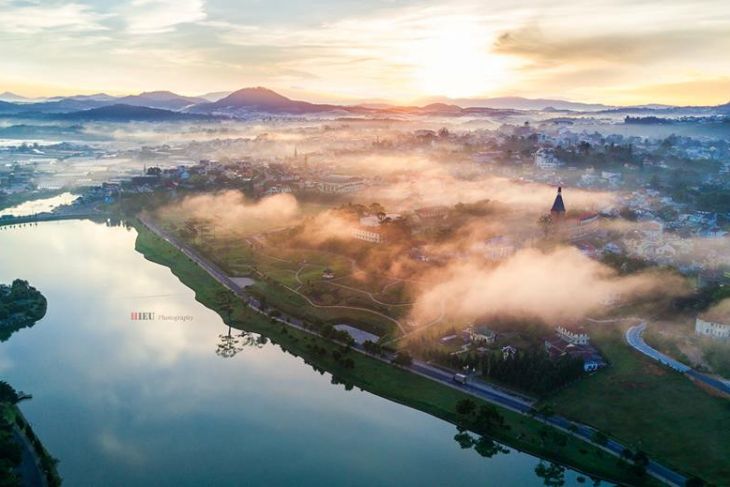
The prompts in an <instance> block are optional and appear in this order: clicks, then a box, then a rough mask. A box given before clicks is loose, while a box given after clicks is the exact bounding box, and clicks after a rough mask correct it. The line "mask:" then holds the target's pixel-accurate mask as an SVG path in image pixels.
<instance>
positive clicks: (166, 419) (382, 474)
mask: <svg viewBox="0 0 730 487" xmlns="http://www.w3.org/2000/svg"><path fill="white" fill-rule="evenodd" d="M135 237H136V235H135V232H134V231H131V230H129V229H127V228H125V227H124V226H110V225H109V224H108V223H107V224H104V225H100V224H95V223H92V222H89V221H83V222H47V223H42V224H40V225H38V226H37V227H32V228H25V227H21V228H15V229H13V230H10V231H6V232H2V233H1V234H0V282H7V281H9V280H12V279H13V278H15V277H23V278H24V279H27V280H29V281H30V282H31V283H33V285H34V286H36V287H37V288H38V289H40V290H41V291H42V292H43V293H44V295H45V296H46V297H47V299H48V312H47V314H46V317H45V318H43V320H41V321H40V322H39V323H38V325H37V326H35V327H33V328H28V329H24V330H22V331H20V332H19V333H17V334H16V335H14V336H13V338H12V339H11V340H10V341H8V342H6V343H3V344H1V345H0V376H2V378H3V379H4V380H7V381H8V382H10V383H12V384H13V385H14V386H15V387H17V388H18V389H22V390H25V391H28V392H31V393H32V394H33V396H34V399H33V400H32V401H29V402H28V403H26V404H24V405H23V409H24V412H25V413H26V416H27V417H28V418H29V420H30V421H31V422H32V423H33V427H34V429H35V430H36V432H37V433H38V434H39V436H40V437H41V438H43V441H44V443H45V444H46V446H47V447H48V448H49V450H50V451H51V452H52V454H53V455H54V456H56V457H58V458H59V459H60V460H61V463H60V466H59V468H60V472H61V475H62V476H63V477H64V478H65V481H66V484H67V485H74V486H77V485H81V486H84V485H105V486H114V485H120V486H121V485H124V486H127V485H171V486H172V485H175V486H179V485H240V484H241V483H246V484H251V485H262V484H263V485H344V484H347V485H363V486H365V485H367V486H369V485H396V484H400V485H402V484H407V485H411V484H422V485H474V483H475V482H476V483H487V484H489V485H525V486H537V485H541V484H542V482H543V481H542V479H541V478H540V477H538V475H537V474H536V466H538V465H539V462H538V460H537V459H535V458H534V457H531V456H529V455H525V454H522V453H518V452H514V451H510V454H508V455H506V454H501V453H504V452H502V451H501V449H502V448H504V447H497V446H495V445H496V444H494V443H490V442H488V441H486V440H481V441H480V439H479V438H475V442H474V443H473V444H472V446H471V448H473V449H474V451H476V452H477V453H478V454H477V455H474V454H468V453H467V452H465V451H462V450H461V449H460V448H458V447H456V446H455V445H454V444H453V441H452V439H451V438H452V437H453V426H452V425H450V424H448V423H445V422H443V421H440V420H438V419H436V418H434V417H431V416H429V415H427V414H424V413H421V412H419V411H416V410H413V409H410V408H407V407H404V406H401V405H399V404H395V403H392V402H390V401H387V400H385V399H382V398H380V397H378V396H375V395H373V394H370V393H367V392H363V391H361V390H359V389H357V388H355V387H353V386H352V384H347V383H346V382H343V381H342V380H341V379H338V378H336V377H334V376H332V375H330V374H329V373H326V372H324V371H322V370H319V372H320V373H319V374H317V373H316V372H314V373H313V370H312V367H310V366H309V365H307V364H305V362H304V361H303V360H302V358H300V357H297V356H296V355H294V354H291V353H282V349H281V348H280V346H278V345H274V344H272V343H271V342H270V341H268V340H266V338H264V337H262V336H260V335H258V334H255V333H248V332H238V331H237V330H235V329H230V328H228V326H227V325H225V324H224V323H223V320H221V318H220V317H219V316H218V315H217V314H216V313H214V312H212V311H211V310H209V309H207V308H205V307H204V306H202V305H201V304H200V303H198V302H197V301H196V300H195V295H194V293H193V292H192V291H191V290H190V289H187V288H186V287H184V286H183V285H182V284H181V283H180V282H179V281H178V280H177V278H176V277H175V276H174V275H173V274H172V273H171V272H170V271H169V269H167V268H164V267H162V266H158V265H156V264H153V263H151V262H149V261H147V260H145V259H144V257H142V256H141V255H140V254H138V253H136V252H135V251H134V241H135ZM133 313H152V314H154V316H155V319H150V320H146V319H144V320H143V319H132V317H133V316H135V315H133ZM160 316H189V317H191V319H190V320H188V321H170V320H167V321H165V320H161V319H159V317H160ZM229 340H230V341H233V342H235V349H236V350H238V349H241V348H242V349H244V350H245V352H243V353H241V352H240V350H239V351H238V352H236V354H235V358H233V359H231V360H221V359H220V358H219V356H218V355H216V354H214V353H213V352H214V350H217V347H218V345H220V344H222V343H224V342H227V341H229ZM226 346H228V345H226ZM332 384H339V385H343V387H332ZM345 390H347V391H349V392H345ZM471 448H470V449H471ZM495 449H496V451H494V450H495ZM493 451H494V452H493ZM508 451H509V450H508ZM482 454H484V455H485V456H486V457H488V458H485V457H482V456H481V455H482ZM241 459H246V461H245V462H243V461H242V460H241ZM564 477H565V483H566V485H577V480H576V478H577V475H576V474H575V473H574V472H572V471H566V472H565V473H564Z"/></svg>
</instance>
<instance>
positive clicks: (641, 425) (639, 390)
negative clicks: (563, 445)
mask: <svg viewBox="0 0 730 487" xmlns="http://www.w3.org/2000/svg"><path fill="white" fill-rule="evenodd" d="M590 333H591V336H592V337H593V341H594V343H596V345H597V346H599V347H600V349H601V350H602V352H603V353H604V355H605V356H606V358H607V359H608V360H609V362H610V363H611V366H610V367H609V368H607V369H605V370H603V371H601V372H599V373H597V374H596V375H595V376H593V377H590V378H586V379H584V380H582V381H580V382H578V383H576V384H574V385H572V386H571V387H569V388H567V389H565V390H564V391H562V392H560V393H559V394H558V395H557V396H555V397H554V398H551V399H550V400H549V401H548V402H549V403H550V404H552V405H553V407H554V409H555V411H556V412H558V413H560V414H563V415H565V416H568V417H570V418H573V419H575V420H578V421H581V422H584V423H588V424H592V425H593V426H595V427H597V428H599V429H601V430H602V431H605V432H607V433H609V434H611V435H613V436H615V437H616V438H619V439H621V440H622V441H623V442H625V443H628V444H629V445H630V446H632V447H633V448H640V449H642V450H644V451H646V452H647V453H648V454H649V455H650V456H651V457H652V458H656V459H658V460H661V461H664V462H666V463H667V464H668V465H669V466H674V467H675V468H677V469H679V470H683V471H685V472H687V473H690V474H692V475H696V476H699V477H701V478H703V479H705V480H707V481H710V482H713V483H716V484H717V485H730V484H729V483H728V482H730V401H729V400H727V399H723V398H718V397H713V396H711V395H709V394H708V393H707V392H705V391H704V390H702V389H700V388H699V387H698V386H696V385H695V384H693V383H692V382H690V380H689V379H687V378H686V377H684V376H683V375H681V374H679V373H676V372H674V371H671V370H669V369H668V368H666V367H663V366H661V365H659V364H657V363H655V362H653V361H651V360H650V359H648V358H646V357H644V356H643V355H641V354H639V352H636V351H634V350H633V349H631V348H630V347H629V346H628V345H626V344H625V343H624V342H623V335H622V330H619V329H618V328H615V327H612V326H605V325H604V326H600V325H598V326H596V325H593V326H591V328H590Z"/></svg>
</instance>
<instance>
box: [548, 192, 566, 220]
mask: <svg viewBox="0 0 730 487" xmlns="http://www.w3.org/2000/svg"><path fill="white" fill-rule="evenodd" d="M562 193H563V188H562V186H558V195H557V196H556V197H555V201H554V202H553V207H552V208H551V209H550V213H551V214H552V215H554V216H563V215H565V203H563V194H562Z"/></svg>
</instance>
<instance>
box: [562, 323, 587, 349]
mask: <svg viewBox="0 0 730 487" xmlns="http://www.w3.org/2000/svg"><path fill="white" fill-rule="evenodd" d="M555 331H556V333H557V334H558V336H559V337H561V338H562V339H563V340H565V341H566V342H568V343H572V344H574V345H588V342H589V341H590V338H589V337H588V334H587V333H580V332H576V331H572V330H569V329H567V328H565V327H564V326H559V327H557V328H556V330H555Z"/></svg>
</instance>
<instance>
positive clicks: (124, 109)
mask: <svg viewBox="0 0 730 487" xmlns="http://www.w3.org/2000/svg"><path fill="white" fill-rule="evenodd" d="M55 118H57V119H62V120H88V121H100V122H174V121H185V120H203V119H210V117H206V116H204V115H195V114H191V113H181V112H175V111H172V110H165V109H161V108H150V107H143V106H136V105H126V104H122V103H118V104H115V105H107V106H103V107H99V108H92V109H89V110H80V111H77V112H71V113H64V114H59V115H56V116H55Z"/></svg>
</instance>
